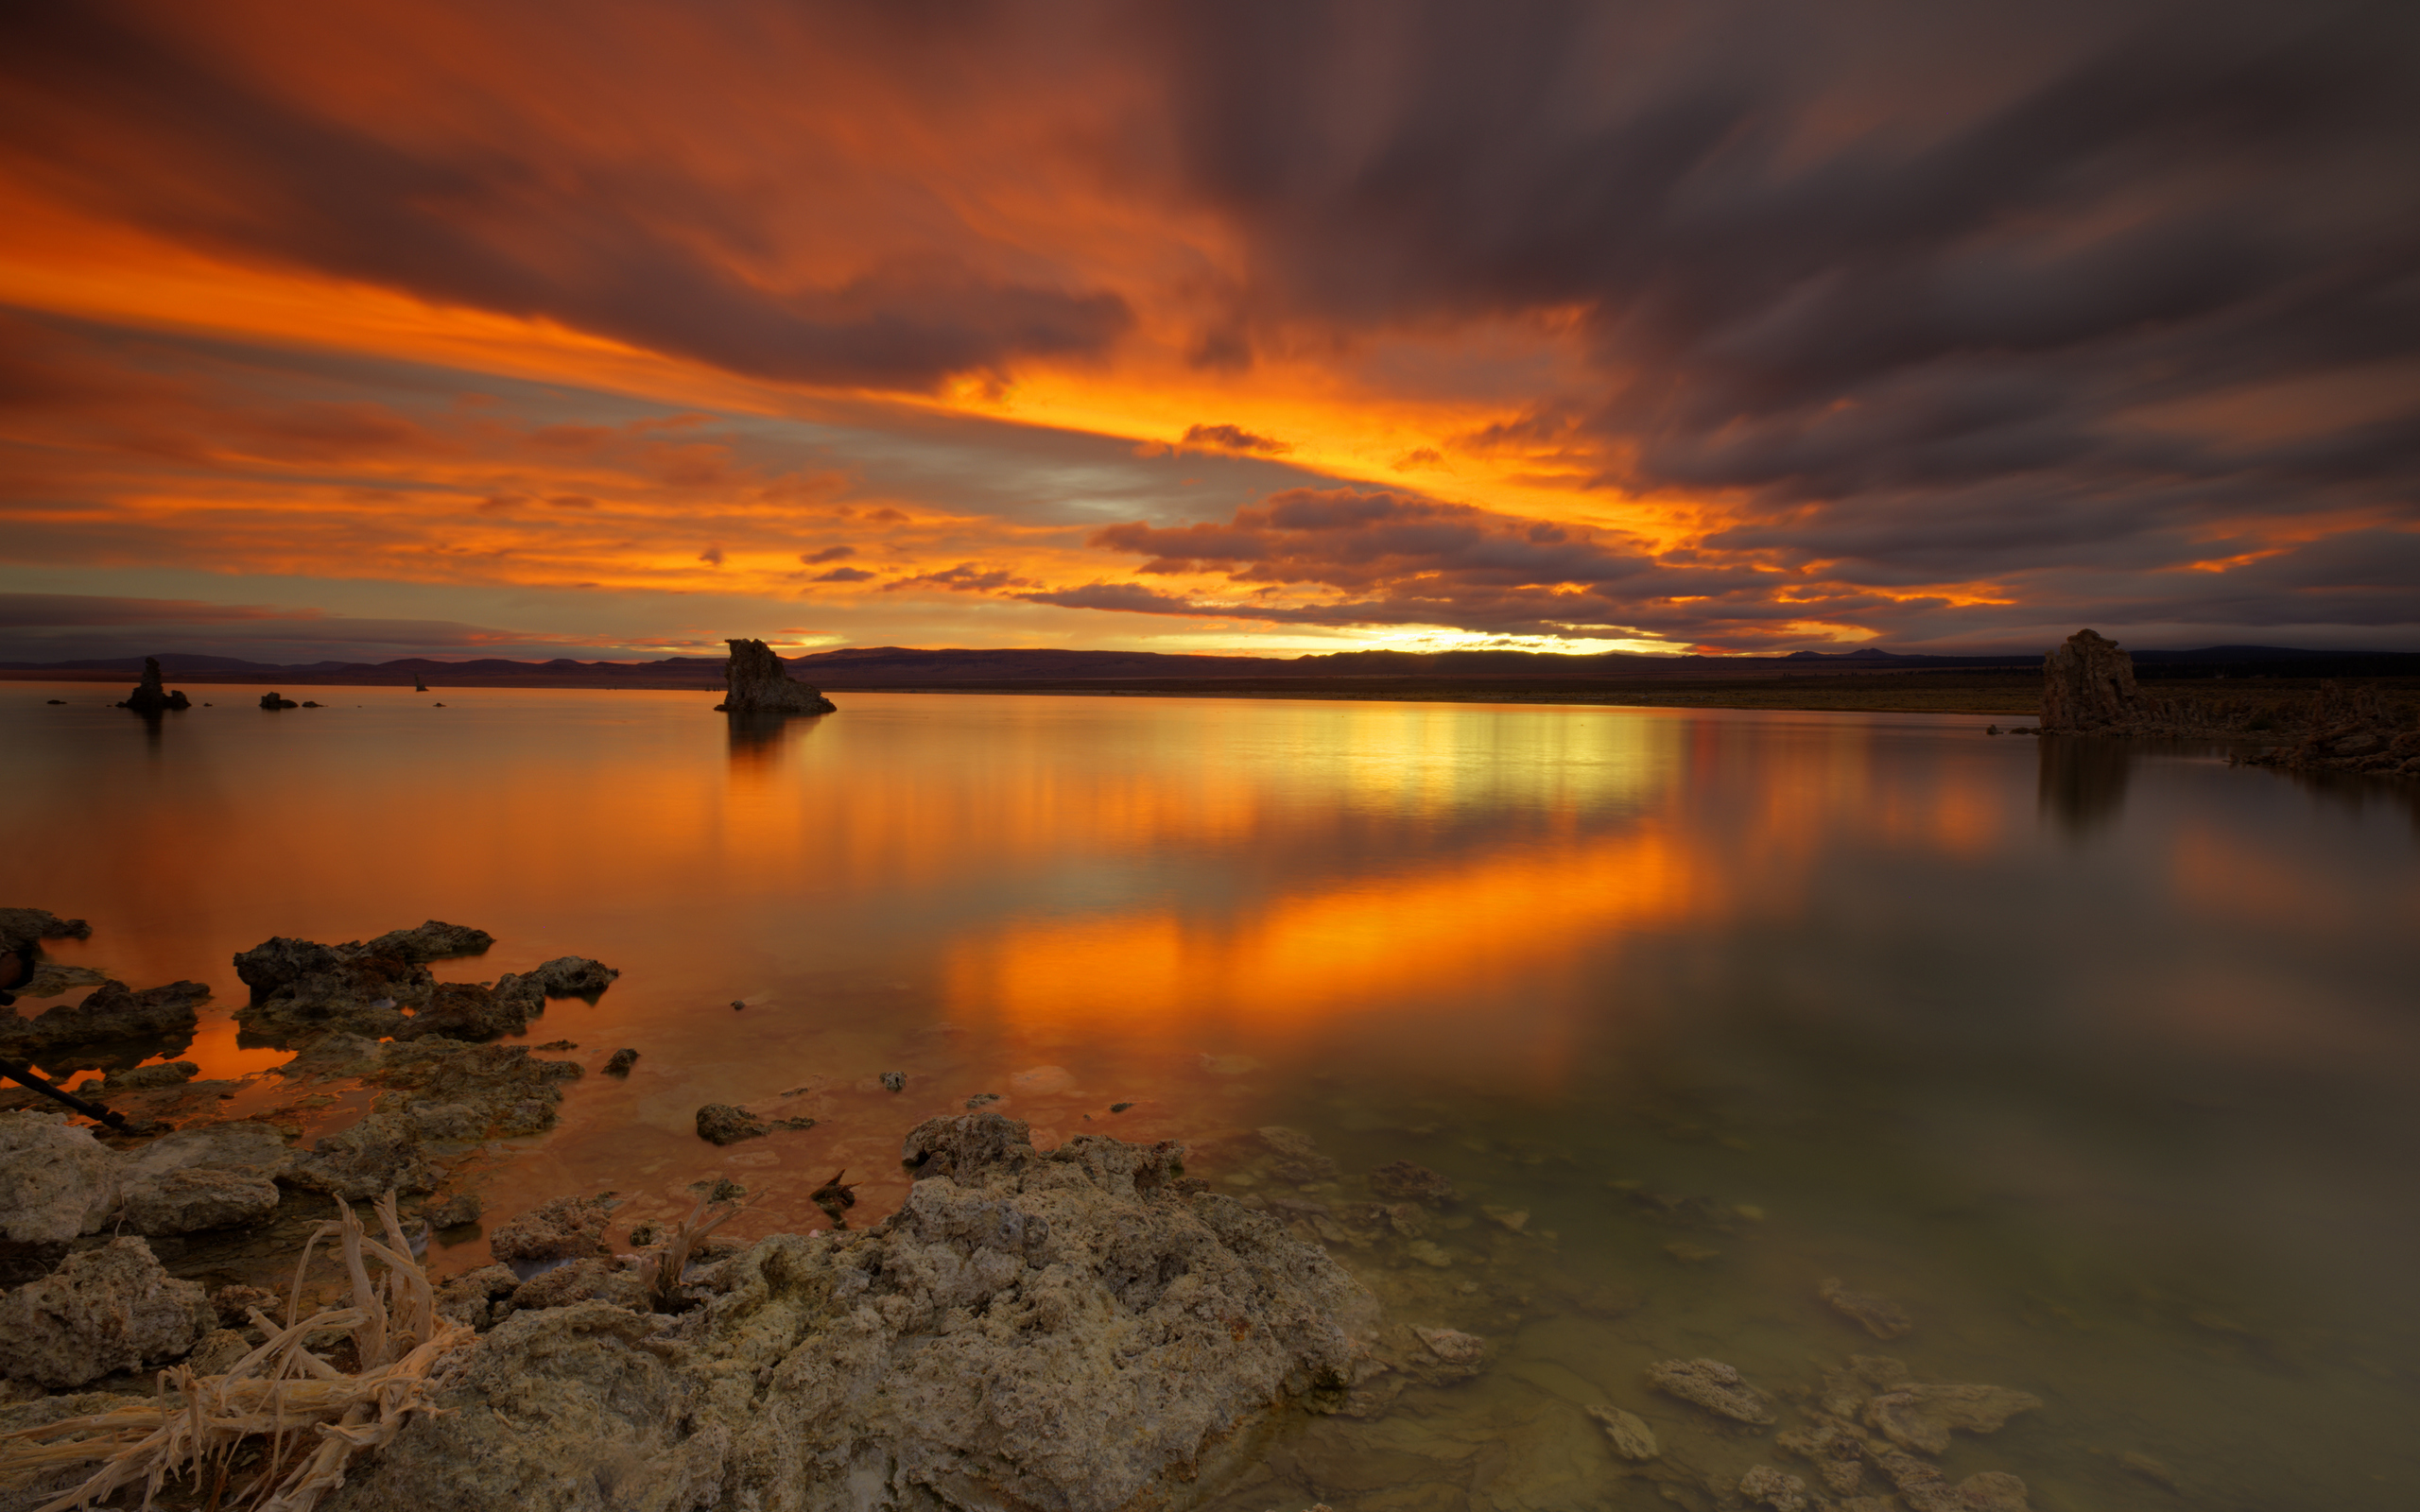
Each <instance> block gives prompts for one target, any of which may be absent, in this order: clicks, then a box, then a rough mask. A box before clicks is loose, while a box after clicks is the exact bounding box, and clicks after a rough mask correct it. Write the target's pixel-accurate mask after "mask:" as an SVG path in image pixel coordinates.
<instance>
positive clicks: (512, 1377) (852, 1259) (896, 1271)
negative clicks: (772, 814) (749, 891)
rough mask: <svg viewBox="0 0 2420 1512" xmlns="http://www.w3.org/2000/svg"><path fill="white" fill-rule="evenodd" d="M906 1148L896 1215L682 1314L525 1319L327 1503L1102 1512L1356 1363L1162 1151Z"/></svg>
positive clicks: (748, 1269)
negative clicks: (908, 1167) (909, 1182)
mask: <svg viewBox="0 0 2420 1512" xmlns="http://www.w3.org/2000/svg"><path fill="white" fill-rule="evenodd" d="M905 1153H906V1154H907V1155H908V1158H909V1160H910V1163H911V1164H912V1165H914V1166H915V1167H917V1168H918V1169H919V1171H920V1179H918V1180H917V1181H916V1183H915V1185H914V1186H913V1188H912V1189H911V1190H910V1192H909V1194H908V1199H907V1201H906V1203H905V1204H904V1205H903V1206H902V1207H901V1209H900V1210H899V1211H898V1212H897V1213H896V1214H894V1215H893V1216H892V1217H891V1218H890V1219H888V1220H886V1221H885V1222H884V1223H883V1224H882V1225H880V1226H879V1227H878V1228H876V1229H873V1230H871V1231H868V1232H864V1233H853V1234H843V1235H826V1236H821V1237H817V1238H812V1239H808V1238H802V1237H800V1236H798V1235H779V1236H776V1237H774V1238H771V1239H768V1240H765V1241H763V1242H762V1243H760V1244H758V1245H756V1246H753V1247H752V1248H751V1249H749V1250H747V1251H745V1252H744V1253H741V1254H739V1255H737V1256H735V1258H732V1259H730V1260H727V1261H724V1262H721V1263H718V1264H716V1265H714V1266H712V1267H710V1268H709V1269H708V1270H706V1271H704V1272H702V1273H700V1275H699V1278H698V1280H697V1282H696V1284H695V1285H694V1286H692V1287H689V1288H685V1289H684V1296H687V1297H694V1298H695V1299H696V1301H697V1303H698V1304H699V1305H697V1306H696V1307H695V1309H694V1310H693V1311H690V1312H688V1313H687V1314H685V1315H683V1317H682V1318H681V1319H680V1321H679V1322H678V1323H677V1324H674V1323H671V1322H670V1320H668V1319H663V1318H651V1317H648V1316H646V1315H643V1314H637V1313H634V1312H632V1311H630V1310H628V1309H625V1308H623V1307H619V1306H614V1305H612V1304H611V1303H609V1302H606V1301H603V1300H595V1299H592V1300H587V1301H581V1302H579V1303H576V1304H574V1305H571V1306H567V1307H553V1308H546V1309H544V1310H529V1309H521V1310H518V1311H515V1312H514V1313H513V1314H512V1315H511V1316H510V1317H509V1318H507V1319H506V1320H505V1321H503V1322H502V1323H501V1324H499V1325H497V1326H496V1328H495V1330H494V1332H493V1333H491V1334H489V1335H488V1336H487V1337H486V1338H485V1339H484V1340H483V1341H482V1342H481V1343H480V1345H479V1346H478V1348H477V1349H476V1351H475V1353H474V1354H472V1355H471V1356H470V1358H469V1359H468V1361H467V1362H466V1364H465V1365H464V1366H463V1368H462V1370H461V1372H460V1374H459V1376H458V1383H457V1384H454V1385H453V1386H451V1387H450V1388H449V1389H447V1390H445V1391H444V1392H443V1394H442V1395H441V1399H440V1400H441V1403H442V1404H443V1405H444V1406H446V1407H448V1408H451V1409H455V1410H452V1411H448V1412H446V1413H444V1414H443V1415H442V1416H437V1417H415V1418H414V1419H413V1420H412V1421H411V1422H410V1423H409V1424H407V1425H406V1427H405V1428H404V1429H403V1431H402V1432H401V1433H400V1434H399V1435H398V1436H397V1437H396V1438H395V1440H394V1442H393V1443H392V1444H391V1445H389V1447H388V1448H387V1449H386V1450H385V1451H384V1452H382V1453H381V1454H380V1456H379V1458H378V1459H377V1460H376V1461H375V1462H374V1463H372V1464H369V1465H367V1466H364V1467H361V1468H358V1469H354V1471H352V1472H351V1473H350V1474H349V1477H348V1480H347V1484H346V1485H345V1486H343V1487H342V1488H341V1489H339V1490H338V1491H337V1493H336V1495H335V1497H334V1499H333V1500H332V1502H331V1503H329V1505H330V1507H331V1512H364V1509H368V1508H386V1507H394V1506H429V1507H438V1506H494V1505H510V1506H513V1507H515V1508H516V1509H518V1512H556V1509H568V1508H572V1507H588V1506H595V1505H598V1504H613V1505H631V1506H660V1507H672V1506H701V1505H703V1506H713V1505H734V1506H759V1505H761V1506H776V1505H778V1506H782V1507H787V1508H792V1509H798V1512H827V1509H828V1512H840V1509H843V1508H861V1507H864V1508H871V1507H908V1506H925V1507H931V1506H935V1505H945V1506H957V1507H1029V1508H1050V1509H1054V1512H1113V1509H1115V1508H1120V1507H1124V1506H1127V1505H1129V1504H1130V1503H1137V1502H1138V1499H1146V1498H1149V1497H1150V1496H1151V1495H1152V1494H1153V1493H1155V1492H1156V1491H1157V1490H1158V1488H1159V1487H1161V1486H1163V1485H1165V1484H1166V1483H1167V1481H1168V1480H1170V1479H1172V1478H1177V1477H1183V1478H1186V1479H1190V1478H1191V1477H1193V1476H1194V1475H1195V1474H1197V1473H1198V1472H1200V1471H1201V1470H1203V1469H1213V1470H1215V1469H1216V1462H1215V1461H1214V1462H1210V1463H1209V1464H1206V1465H1205V1458H1204V1456H1205V1452H1208V1451H1210V1450H1212V1449H1213V1448H1214V1446H1216V1445H1218V1444H1219V1443H1221V1442H1248V1441H1249V1439H1248V1435H1240V1434H1239V1431H1240V1430H1242V1429H1244V1428H1245V1427H1246V1426H1248V1425H1249V1424H1250V1423H1251V1422H1253V1420H1254V1419H1256V1418H1258V1417H1261V1416H1262V1415H1263V1414H1265V1413H1267V1412H1268V1411H1270V1410H1271V1408H1272V1407H1274V1406H1276V1405H1278V1404H1279V1403H1281V1402H1284V1401H1287V1400H1301V1401H1304V1402H1305V1403H1306V1404H1309V1405H1312V1406H1315V1407H1316V1406H1324V1405H1333V1404H1334V1403H1335V1402H1336V1401H1337V1400H1340V1397H1341V1394H1342V1392H1343V1391H1344V1390H1346V1389H1347V1388H1349V1386H1350V1385H1351V1384H1352V1383H1353V1382H1354V1380H1355V1379H1356V1377H1357V1374H1358V1373H1359V1372H1360V1371H1361V1370H1362V1369H1363V1368H1364V1367H1365V1364H1366V1358H1367V1357H1366V1355H1365V1353H1364V1350H1363V1349H1362V1347H1361V1346H1360V1344H1358V1343H1357V1338H1356V1335H1357V1334H1363V1333H1366V1332H1367V1331H1368V1330H1369V1329H1370V1328H1371V1327H1372V1326H1373V1325H1374V1314H1375V1308H1374V1302H1373V1301H1372V1299H1371V1298H1370V1297H1369V1295H1368V1293H1367V1292H1365V1291H1364V1290H1362V1288H1361V1287H1360V1286H1359V1285H1358V1284H1357V1282H1355V1281H1354V1280H1352V1279H1351V1278H1350V1277H1348V1276H1347V1275H1346V1274H1345V1273H1344V1272H1343V1271H1342V1270H1340V1268H1339V1267H1338V1266H1337V1265H1336V1264H1335V1263H1334V1262H1332V1261H1331V1260H1329V1259H1328V1258H1327V1256H1326V1255H1324V1254H1323V1253H1322V1252H1321V1251H1319V1250H1318V1249H1316V1248H1315V1247H1313V1246H1308V1245H1305V1244H1303V1243H1302V1242H1300V1241H1299V1240H1296V1239H1293V1238H1292V1237H1290V1236H1288V1234H1287V1233H1285V1232H1284V1230H1283V1229H1280V1228H1279V1227H1278V1226H1277V1225H1275V1224H1274V1223H1272V1222H1271V1221H1270V1220H1268V1219H1266V1218H1263V1217H1260V1216H1259V1215H1257V1214H1254V1213H1252V1212H1249V1211H1245V1210H1244V1209H1243V1208H1241V1207H1239V1206H1238V1205H1237V1204H1236V1203H1235V1202H1234V1201H1232V1200H1231V1199H1228V1198H1226V1197H1222V1196H1216V1195H1211V1194H1205V1193H1202V1192H1200V1191H1198V1190H1196V1189H1195V1184H1193V1183H1190V1182H1187V1181H1185V1180H1183V1179H1181V1178H1180V1177H1178V1176H1177V1174H1176V1173H1177V1169H1178V1167H1177V1163H1176V1161H1177V1156H1178V1153H1179V1152H1178V1151H1177V1150H1176V1149H1175V1147H1174V1146H1167V1145H1164V1146H1158V1147H1151V1148H1146V1147H1143V1146H1139V1145H1133V1144H1128V1143H1122V1142H1120V1141H1116V1140H1110V1139H1103V1138H1099V1137H1093V1136H1080V1137H1078V1138H1075V1139H1071V1140H1069V1141H1068V1142H1067V1143H1064V1144H1063V1145H1062V1146H1061V1147H1060V1148H1058V1149H1057V1150H1054V1151H1051V1152H1049V1153H1047V1154H1044V1153H1039V1152H1037V1151H1035V1150H1034V1149H1033V1148H1032V1146H1031V1144H1030V1143H1029V1142H1028V1141H1027V1138H1026V1128H1025V1125H1022V1124H1020V1123H1016V1122H1014V1121H1012V1120H1008V1119H1004V1118H1001V1117H999V1116H997V1115H995V1114H976V1115H972V1116H968V1117H961V1118H954V1119H947V1120H940V1119H936V1120H932V1121H929V1122H927V1123H926V1124H925V1125H920V1126H919V1127H918V1128H917V1129H916V1130H915V1131H913V1132H912V1133H911V1134H910V1135H909V1137H908V1142H907V1145H906V1149H905ZM943 1173H946V1174H943ZM469 1280H470V1279H469V1278H464V1279H463V1280H462V1281H461V1282H457V1283H449V1286H448V1293H449V1297H448V1301H447V1304H446V1305H447V1307H448V1310H449V1312H451V1311H452V1310H454V1309H455V1308H461V1309H463V1310H464V1311H468V1310H469V1308H470V1306H471V1305H472V1303H473V1301H474V1299H475V1300H476V1302H477V1303H478V1304H479V1305H481V1306H484V1307H490V1308H493V1306H494V1305H495V1303H494V1300H493V1298H492V1297H491V1295H490V1294H489V1293H487V1292H485V1291H484V1290H480V1291H478V1292H477V1293H476V1294H475V1297H474V1295H473V1288H472V1287H471V1286H470V1285H468V1284H466V1283H467V1282H468V1281H469ZM532 1422H535V1423H541V1424H543V1425H544V1429H543V1431H538V1432H530V1431H525V1429H524V1428H523V1427H519V1426H515V1425H527V1424H530V1423H532Z"/></svg>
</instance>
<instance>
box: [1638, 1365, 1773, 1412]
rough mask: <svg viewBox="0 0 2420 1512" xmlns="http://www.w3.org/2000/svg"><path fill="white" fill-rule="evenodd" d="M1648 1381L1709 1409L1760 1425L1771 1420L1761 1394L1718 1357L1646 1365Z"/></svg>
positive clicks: (1659, 1388)
mask: <svg viewBox="0 0 2420 1512" xmlns="http://www.w3.org/2000/svg"><path fill="white" fill-rule="evenodd" d="M1647 1382H1648V1384H1650V1385H1651V1386H1653V1387H1654V1388H1655V1389H1656V1390H1658V1391H1661V1392H1663V1393H1664V1394H1666V1395H1667V1396H1672V1397H1678V1398H1680V1399H1681V1400H1683V1401H1685V1402H1690V1403H1693V1404H1694V1405H1696V1406H1700V1407H1703V1408H1704V1409H1705V1410H1706V1411H1708V1412H1713V1413H1720V1414H1721V1415H1722V1416H1723V1417H1729V1418H1733V1419H1735V1420H1737V1421H1739V1422H1743V1423H1750V1424H1753V1425H1755V1426H1756V1427H1759V1428H1763V1427H1767V1426H1769V1425H1771V1423H1772V1420H1773V1414H1772V1407H1771V1406H1770V1405H1769V1404H1768V1403H1767V1402H1766V1400H1765V1398H1764V1395H1763V1394H1762V1393H1761V1392H1759V1391H1757V1390H1756V1389H1755V1387H1754V1386H1751V1385H1749V1384H1748V1383H1747V1382H1745V1381H1743V1380H1741V1379H1740V1378H1739V1372H1738V1371H1737V1370H1734V1369H1733V1368H1731V1366H1727V1365H1724V1364H1723V1363H1722V1362H1721V1361H1720V1360H1663V1361H1659V1362H1657V1363H1656V1364H1654V1365H1651V1366H1648V1367H1647Z"/></svg>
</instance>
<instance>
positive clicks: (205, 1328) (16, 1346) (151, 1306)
mask: <svg viewBox="0 0 2420 1512" xmlns="http://www.w3.org/2000/svg"><path fill="white" fill-rule="evenodd" d="M216 1322H217V1319H216V1316H215V1315H214V1314H213V1313H212V1311H211V1307H210V1302H209V1298H208V1297H207V1296H206V1294H204V1292H203V1291H202V1289H201V1288H200V1287H199V1286H197V1285H195V1284H194V1283H193V1282H192V1281H181V1280H176V1279H174V1278H173V1277H171V1276H170V1275H169V1274H168V1273H167V1270H166V1269H165V1268H164V1267H163V1266H162V1265H161V1263H160V1262H159V1261H158V1260H156V1259H154V1258H153V1257H152V1254H151V1246H148V1245H147V1244H145V1243H144V1242H143V1241H142V1240H140V1239H137V1238H134V1237H133V1236H131V1235H128V1236H125V1237H122V1238H118V1239H112V1240H111V1241H110V1242H109V1244H108V1246H105V1247H103V1248H100V1249H87V1250H84V1251H82V1252H80V1253H78V1254H74V1255H70V1256H68V1257H67V1259H66V1261H65V1262H64V1263H61V1265H60V1267H59V1268H58V1269H57V1270H55V1271H53V1272H52V1273H51V1274H50V1275H48V1276H46V1277H44V1278H43V1279H42V1280H38V1281H28V1282H26V1284H25V1285H23V1286H20V1287H18V1288H17V1289H16V1290H15V1291H13V1292H10V1293H9V1294H8V1295H7V1296H6V1297H0V1373H5V1374H6V1375H8V1376H9V1377H10V1378H12V1379H14V1380H18V1381H31V1382H34V1383H37V1384H40V1385H44V1386H53V1387H57V1386H80V1385H82V1384H83V1383H85V1382H87V1381H92V1380H95V1379H96V1378H98V1377H101V1376H105V1375H108V1374H109V1373H110V1372H112V1371H113V1370H133V1369H138V1368H140V1367H141V1366H144V1365H145V1364H147V1363H151V1362H157V1361H162V1360H174V1359H178V1358H180V1357H182V1355H183V1354H184V1353H185V1352H186V1351H188V1350H190V1349H192V1348H193V1347H194V1345H195V1344H196V1343H197V1342H198V1341H199V1339H200V1338H201V1336H202V1335H203V1334H205V1333H208V1332H211V1330H212V1329H213V1327H215V1326H216Z"/></svg>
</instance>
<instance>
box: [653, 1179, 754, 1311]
mask: <svg viewBox="0 0 2420 1512" xmlns="http://www.w3.org/2000/svg"><path fill="white" fill-rule="evenodd" d="M713 1205H714V1202H713V1196H712V1194H707V1195H706V1196H702V1197H700V1198H699V1199H698V1205H697V1206H696V1207H694V1208H691V1209H690V1210H689V1216H687V1217H686V1218H683V1219H682V1220H681V1226H680V1227H679V1228H678V1229H674V1230H673V1232H672V1237H671V1238H670V1239H668V1240H666V1241H665V1243H664V1245H663V1246H661V1247H660V1248H658V1249H657V1250H656V1252H655V1263H654V1265H653V1267H652V1268H651V1269H650V1270H649V1272H648V1286H647V1305H648V1311H649V1312H653V1313H663V1312H667V1311H669V1310H670V1309H671V1306H672V1294H673V1292H674V1291H675V1290H676V1289H677V1288H678V1287H679V1286H680V1284H681V1278H682V1277H683V1276H685V1275H687V1274H688V1272H689V1256H690V1253H691V1252H692V1251H694V1250H695V1249H696V1248H697V1247H698V1246H699V1245H700V1243H702V1242H703V1241H704V1239H705V1237H706V1235H708V1234H710V1233H713V1232H714V1231H715V1230H716V1229H719V1228H721V1227H722V1226H723V1225H724V1224H725V1223H726V1222H728V1221H730V1220H731V1219H732V1218H734V1217H736V1216H737V1215H738V1213H739V1210H740V1209H741V1208H742V1207H744V1206H746V1204H744V1203H737V1202H735V1203H733V1204H731V1205H730V1206H728V1207H726V1208H724V1209H723V1210H722V1211H720V1212H717V1213H716V1214H715V1215H714V1216H713V1217H711V1218H709V1217H707V1216H706V1209H707V1208H709V1207H711V1206H713Z"/></svg>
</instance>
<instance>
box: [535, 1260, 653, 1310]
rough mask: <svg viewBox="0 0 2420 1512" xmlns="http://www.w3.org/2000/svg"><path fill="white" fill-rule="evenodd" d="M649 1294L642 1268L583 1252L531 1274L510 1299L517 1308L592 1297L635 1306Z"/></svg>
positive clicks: (565, 1303)
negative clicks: (640, 1270) (639, 1269)
mask: <svg viewBox="0 0 2420 1512" xmlns="http://www.w3.org/2000/svg"><path fill="white" fill-rule="evenodd" d="M646 1297H647V1280H646V1279H645V1278H644V1277H643V1276H641V1275H640V1274H639V1272H637V1271H635V1270H632V1269H631V1268H630V1267H629V1266H627V1265H617V1264H615V1263H614V1262H613V1261H611V1260H608V1259H604V1258H602V1257H599V1256H596V1255H583V1256H581V1257H580V1258H579V1259H578V1260H574V1261H570V1262H568V1263H564V1264H561V1265H555V1266H550V1267H548V1268H547V1269H545V1270H543V1271H541V1272H539V1273H538V1274H536V1275H534V1276H532V1277H530V1278H529V1279H528V1280H526V1281H523V1282H522V1283H521V1284H520V1285H519V1286H516V1287H514V1288H513V1289H512V1295H511V1297H510V1298H509V1300H510V1302H511V1304H512V1306H513V1307H514V1308H515V1309H523V1308H542V1307H569V1306H571V1305H572V1304H573V1303H574V1302H586V1301H591V1300H599V1301H606V1302H611V1303H613V1304H614V1306H615V1307H628V1308H634V1309H635V1308H640V1307H642V1306H643V1305H644V1303H645V1301H646Z"/></svg>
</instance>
